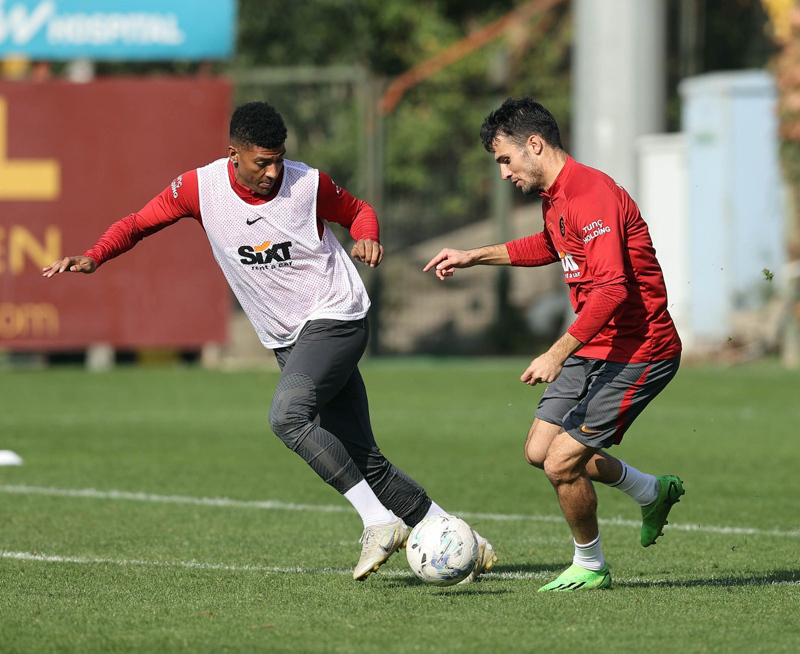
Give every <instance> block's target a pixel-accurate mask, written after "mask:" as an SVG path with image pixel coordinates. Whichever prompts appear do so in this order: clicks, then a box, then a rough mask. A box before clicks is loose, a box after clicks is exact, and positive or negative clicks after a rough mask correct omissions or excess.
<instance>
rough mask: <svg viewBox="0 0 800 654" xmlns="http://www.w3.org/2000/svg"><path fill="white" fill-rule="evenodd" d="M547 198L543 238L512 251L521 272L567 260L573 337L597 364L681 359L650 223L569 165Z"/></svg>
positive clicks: (594, 175) (621, 193)
mask: <svg viewBox="0 0 800 654" xmlns="http://www.w3.org/2000/svg"><path fill="white" fill-rule="evenodd" d="M541 195H542V196H543V203H542V213H543V215H544V225H545V227H544V230H543V231H542V232H540V233H539V234H534V235H532V236H526V237H525V238H521V239H519V240H516V241H510V242H509V243H506V247H507V248H508V254H509V257H510V258H511V264H512V265H514V266H541V265H544V264H548V263H552V262H555V261H558V260H561V266H562V268H563V269H564V279H565V281H566V282H567V284H568V285H569V289H570V301H571V302H572V308H573V309H574V310H575V313H576V314H578V318H577V320H576V321H575V322H574V323H573V324H572V325H571V326H570V328H569V330H568V331H569V333H570V334H572V335H573V336H574V337H575V338H577V339H578V340H579V341H581V342H582V343H585V345H584V346H583V347H582V348H581V349H580V350H578V352H577V353H576V354H577V355H578V356H581V357H587V358H591V359H604V360H607V361H618V362H623V363H628V362H631V363H640V362H644V361H660V360H663V359H671V358H672V357H675V356H677V355H678V354H680V352H681V341H680V338H679V337H678V332H677V330H676V329H675V325H674V323H673V322H672V318H671V317H670V315H669V311H668V310H667V289H666V286H665V285H664V276H663V274H662V272H661V266H660V265H659V263H658V260H657V259H656V251H655V248H654V247H653V243H652V240H651V239H650V233H649V231H648V229H647V223H645V222H644V220H643V219H642V216H641V214H640V213H639V207H637V206H636V203H635V202H634V201H633V199H631V196H630V195H628V193H627V192H626V191H625V189H623V188H622V187H621V186H619V185H618V184H616V183H615V182H614V180H613V179H611V178H610V177H609V176H608V175H606V174H604V173H602V172H600V171H599V170H595V169H593V168H589V167H588V166H584V165H582V164H579V163H578V162H576V161H575V160H574V159H572V157H569V156H568V157H567V162H566V164H565V165H564V168H563V169H562V170H561V172H560V173H559V174H558V176H557V177H556V180H555V182H553V184H552V185H551V186H550V188H549V189H548V190H547V192H546V193H542V194H541Z"/></svg>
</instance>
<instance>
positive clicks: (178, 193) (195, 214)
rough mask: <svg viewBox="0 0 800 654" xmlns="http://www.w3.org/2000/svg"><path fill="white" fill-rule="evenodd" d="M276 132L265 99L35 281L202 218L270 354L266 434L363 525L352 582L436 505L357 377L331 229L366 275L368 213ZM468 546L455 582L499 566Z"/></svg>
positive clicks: (344, 262)
mask: <svg viewBox="0 0 800 654" xmlns="http://www.w3.org/2000/svg"><path fill="white" fill-rule="evenodd" d="M286 136H287V132H286V126H285V124H284V122H283V119H282V118H281V115H280V114H279V113H278V112H277V111H276V110H275V108H274V107H272V106H271V105H269V104H267V103H266V102H250V103H247V104H244V105H242V106H240V107H238V108H237V109H236V111H235V112H234V114H233V117H232V118H231V125H230V137H231V142H230V146H229V148H228V153H227V157H224V158H221V159H218V160H217V161H214V162H212V163H210V164H208V165H207V166H203V167H201V168H197V169H195V170H191V171H188V172H186V173H184V174H183V175H180V176H179V177H177V178H175V179H174V180H173V181H172V183H171V184H170V185H169V186H168V187H167V188H166V189H164V191H163V192H162V193H161V194H159V195H158V196H156V197H155V198H154V199H153V200H151V201H150V202H148V203H147V205H145V207H144V208H143V209H142V210H141V211H139V212H136V213H132V214H130V215H129V216H127V217H126V218H123V219H122V220H119V221H117V222H116V223H114V224H113V225H111V227H109V228H108V230H107V231H106V232H105V234H103V235H102V237H101V238H100V240H99V241H98V242H97V243H96V244H95V245H94V247H92V248H91V249H90V250H87V251H86V252H85V253H84V254H83V255H82V256H70V257H65V258H64V259H62V260H60V261H56V262H54V263H52V264H50V265H49V266H46V267H45V268H44V270H43V275H44V276H45V277H48V278H49V277H52V276H53V275H55V274H57V273H63V272H78V273H81V272H82V273H93V272H94V271H95V270H96V269H97V268H98V266H100V265H101V264H103V263H104V262H105V261H108V260H109V259H111V258H113V257H116V256H119V255H120V254H122V253H123V252H127V251H128V250H130V249H131V248H132V247H133V246H134V245H136V243H138V242H139V241H140V240H141V239H142V238H144V237H146V236H150V235H151V234H154V233H155V232H157V231H159V230H160V229H163V228H164V227H166V226H167V225H171V224H172V223H174V222H176V221H178V220H180V219H181V218H184V217H192V218H194V219H195V220H196V221H197V222H198V223H200V224H201V225H202V227H203V229H204V230H205V233H206V236H207V237H208V241H209V245H210V246H211V249H212V251H213V253H214V257H215V259H216V260H217V263H218V264H219V266H220V268H221V269H222V272H223V273H224V274H225V278H226V279H227V280H228V283H229V284H230V286H231V289H232V290H233V292H234V293H235V295H236V297H237V299H238V300H239V303H240V304H241V306H242V308H243V309H244V311H245V313H246V314H247V316H248V318H249V319H250V322H251V323H252V324H253V327H254V328H255V330H256V333H257V334H258V336H259V338H260V340H261V342H262V343H263V345H264V347H266V348H269V349H271V350H273V351H274V352H275V358H276V359H277V360H278V365H279V366H280V369H281V378H280V380H279V382H278V387H277V389H276V391H275V395H274V397H273V400H272V405H271V407H270V411H269V423H270V426H271V427H272V430H273V431H274V432H275V433H276V434H277V435H278V437H279V438H280V439H281V440H282V441H283V442H284V444H285V445H286V446H287V447H288V448H290V449H291V450H292V451H293V452H296V453H297V454H298V455H299V456H301V457H302V458H303V460H304V461H305V462H306V463H307V464H308V465H309V466H310V467H311V468H312V469H313V470H314V472H316V473H317V474H318V475H319V476H320V477H321V478H322V479H323V481H325V482H326V483H327V484H329V485H330V486H331V487H332V488H334V489H335V490H336V491H338V492H339V493H341V494H342V495H344V497H345V498H346V499H347V500H348V501H349V502H350V503H351V504H352V505H353V507H354V508H355V509H356V511H358V514H359V516H360V517H361V519H362V522H363V525H364V532H363V534H362V537H361V542H362V549H361V557H360V559H359V561H358V564H357V565H356V567H355V570H354V571H353V577H354V578H355V579H358V580H361V579H366V578H367V577H368V576H369V575H370V574H371V573H372V572H375V571H377V570H378V568H379V567H380V566H381V565H382V564H383V563H384V562H385V561H386V560H387V559H388V558H389V557H390V556H391V555H392V554H393V553H394V552H396V551H397V550H398V549H400V548H402V547H404V546H405V544H406V540H407V538H408V534H409V531H410V529H409V525H410V526H414V525H416V524H417V523H419V522H420V521H421V520H423V519H424V518H426V517H428V516H432V515H437V514H442V513H444V510H443V509H442V508H441V507H440V506H439V505H437V504H436V503H435V502H433V501H432V500H431V499H430V498H429V497H428V495H427V494H426V492H425V489H424V488H422V487H421V486H420V485H419V484H418V483H417V482H415V481H414V480H413V479H411V477H409V476H408V475H406V474H405V473H404V472H403V471H402V470H399V469H398V468H397V467H395V466H394V465H392V463H390V462H389V461H388V460H387V459H386V457H385V456H384V455H383V453H382V452H381V451H380V449H379V448H378V445H377V444H376V442H375V436H374V435H373V433H372V428H371V426H370V418H369V406H368V403H367V391H366V388H365V386H364V381H363V379H362V377H361V373H360V372H359V370H358V362H359V360H360V359H361V356H362V354H363V353H364V350H365V348H366V345H367V337H368V330H369V325H368V323H367V312H368V310H369V306H370V301H369V297H368V296H367V292H366V289H365V288H364V284H363V282H362V281H361V278H360V277H359V275H358V272H357V271H356V269H355V266H354V265H353V263H352V262H351V261H350V259H349V258H348V257H347V254H346V253H345V251H344V249H343V248H342V246H341V244H340V243H339V241H338V240H337V239H336V237H335V236H334V235H333V232H331V230H330V228H329V227H328V226H327V223H328V222H336V223H339V224H341V225H343V226H345V227H347V228H348V229H349V230H350V235H351V236H352V237H353V239H354V240H355V245H354V246H353V248H352V251H351V253H350V256H351V257H352V258H353V259H355V260H357V261H361V262H363V263H365V264H367V265H369V266H371V267H373V268H374V267H375V266H377V265H379V264H380V263H381V260H382V259H383V246H382V245H381V244H380V240H379V236H380V235H379V229H378V220H377V218H376V216H375V212H374V211H373V209H372V207H370V206H369V205H368V204H367V203H366V202H363V201H361V200H358V199H357V198H354V197H353V196H351V195H350V194H349V193H347V191H345V190H344V189H342V188H341V187H339V186H337V185H336V184H334V183H333V182H332V181H331V179H330V177H328V176H327V175H326V174H325V173H323V172H321V171H318V170H316V169H314V168H311V167H310V166H307V165H306V164H304V163H302V162H299V161H290V160H288V159H286V158H285V155H286V147H285V141H286ZM476 535H477V534H476ZM478 541H479V558H478V562H477V563H476V565H475V568H474V569H473V570H472V572H471V574H470V577H469V578H468V579H467V580H465V581H474V580H475V579H476V578H477V577H478V576H479V575H480V574H482V573H483V572H484V571H486V570H488V569H490V568H491V567H492V566H493V565H494V563H495V561H497V556H496V555H495V553H494V550H493V548H492V546H491V544H489V542H488V541H487V540H486V539H485V538H482V537H481V536H479V535H478Z"/></svg>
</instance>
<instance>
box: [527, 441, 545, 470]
mask: <svg viewBox="0 0 800 654" xmlns="http://www.w3.org/2000/svg"><path fill="white" fill-rule="evenodd" d="M525 460H526V461H527V462H528V463H530V464H531V465H532V466H533V467H534V468H539V469H540V470H541V469H543V468H544V453H543V452H542V451H541V448H537V447H534V445H533V444H532V443H531V441H530V440H529V441H528V442H527V443H525Z"/></svg>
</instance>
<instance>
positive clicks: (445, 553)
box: [406, 513, 478, 586]
mask: <svg viewBox="0 0 800 654" xmlns="http://www.w3.org/2000/svg"><path fill="white" fill-rule="evenodd" d="M406 555H407V556H408V564H409V565H410V566H411V570H412V571H413V572H414V574H415V575H417V577H419V578H420V579H422V581H424V582H425V583H427V584H433V585H434V586H452V585H453V584H457V583H458V582H459V581H462V580H463V579H466V578H467V577H468V576H469V574H470V572H472V569H473V568H474V567H475V562H476V561H477V560H478V539H477V538H476V537H475V532H474V531H472V528H471V527H470V526H469V525H468V524H467V523H466V522H464V521H463V520H461V519H460V518H456V517H455V516H452V515H447V514H444V513H443V514H440V515H434V516H431V517H430V518H426V519H425V520H423V521H422V522H420V523H419V524H418V525H417V526H416V527H414V529H413V530H412V531H411V534H410V535H409V537H408V545H407V546H406Z"/></svg>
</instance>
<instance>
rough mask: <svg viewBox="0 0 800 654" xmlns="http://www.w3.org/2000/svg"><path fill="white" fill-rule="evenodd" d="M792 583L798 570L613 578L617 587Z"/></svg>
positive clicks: (797, 577) (798, 577)
mask: <svg viewBox="0 0 800 654" xmlns="http://www.w3.org/2000/svg"><path fill="white" fill-rule="evenodd" d="M612 576H613V575H612ZM784 584H792V585H798V586H800V570H773V571H772V572H768V573H766V574H764V575H749V576H742V577H712V578H711V579H688V580H685V581H670V580H661V581H646V580H644V579H637V580H633V581H617V580H614V582H613V585H614V586H616V587H617V588H653V587H660V588H671V587H674V588H692V587H695V586H781V585H784Z"/></svg>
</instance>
